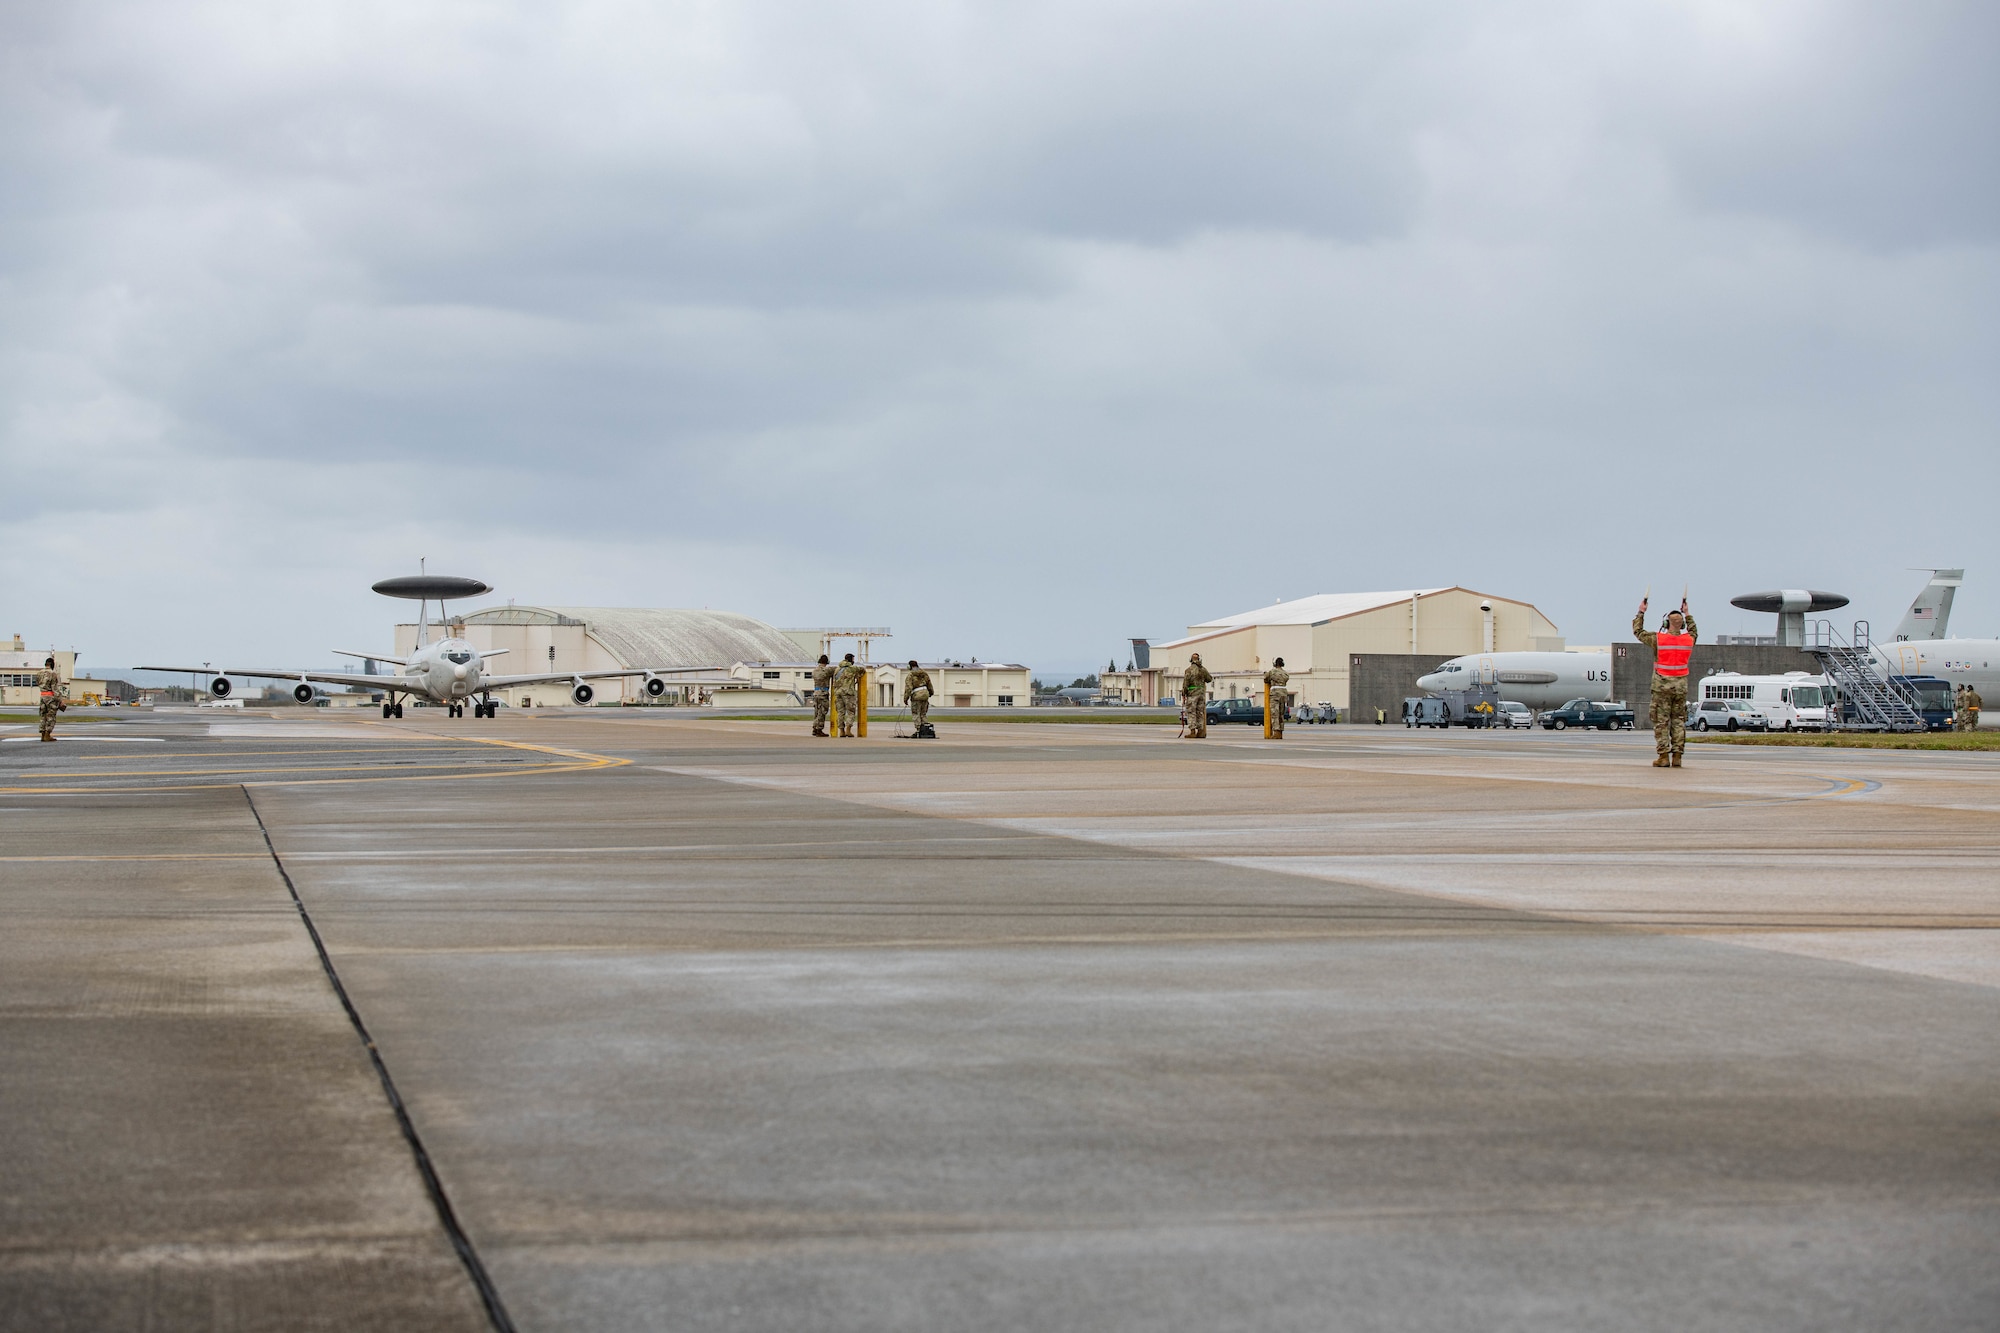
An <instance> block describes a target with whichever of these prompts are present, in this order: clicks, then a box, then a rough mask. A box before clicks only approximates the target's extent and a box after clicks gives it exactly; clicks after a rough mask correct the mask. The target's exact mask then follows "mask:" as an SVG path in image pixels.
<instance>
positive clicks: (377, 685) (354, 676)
mask: <svg viewBox="0 0 2000 1333" xmlns="http://www.w3.org/2000/svg"><path fill="white" fill-rule="evenodd" d="M132 669H133V670H134V671H171V672H173V673H175V674H176V675H183V676H186V675H193V676H207V677H209V678H210V679H211V680H212V679H214V678H215V677H217V676H243V677H246V678H249V679H253V680H309V681H312V682H313V683H314V684H316V685H358V686H360V687H361V688H362V689H364V690H384V689H394V690H397V691H400V692H402V693H405V694H407V693H409V692H410V689H411V687H412V686H413V685H414V684H415V682H414V681H413V680H405V681H402V682H401V683H398V679H397V677H395V676H364V675H362V674H361V673H360V672H358V671H357V672H352V673H349V672H343V671H243V670H238V669H234V668H231V669H226V670H225V669H224V668H222V667H184V666H178V667H173V666H144V667H133V668H132Z"/></svg>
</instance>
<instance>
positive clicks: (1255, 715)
mask: <svg viewBox="0 0 2000 1333" xmlns="http://www.w3.org/2000/svg"><path fill="white" fill-rule="evenodd" d="M1218 722H1245V723H1248V724H1249V725H1251V726H1253V727H1261V726H1263V725H1264V701H1263V700H1262V699H1210V700H1209V701H1208V724H1209V725H1210V726H1214V725H1215V724H1216V723H1218Z"/></svg>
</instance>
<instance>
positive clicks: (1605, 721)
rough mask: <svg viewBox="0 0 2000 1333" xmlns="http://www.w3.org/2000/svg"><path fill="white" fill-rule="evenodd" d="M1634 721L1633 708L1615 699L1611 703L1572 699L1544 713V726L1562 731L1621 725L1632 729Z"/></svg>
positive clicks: (1605, 728) (1626, 728) (1550, 729)
mask: <svg viewBox="0 0 2000 1333" xmlns="http://www.w3.org/2000/svg"><path fill="white" fill-rule="evenodd" d="M1634 721H1635V719H1634V718H1633V716H1632V710H1631V709H1629V708H1627V707H1626V706H1625V705H1624V704H1622V703H1620V702H1618V701H1617V700H1615V699H1614V700H1613V701H1611V702H1610V703H1598V702H1596V701H1595V700H1591V699H1571V700H1570V701H1569V702H1568V703H1566V704H1564V705H1563V706H1562V707H1561V708H1551V709H1550V710H1549V711H1548V712H1546V713H1543V714H1542V726H1543V727H1544V728H1546V729H1547V730H1549V731H1561V730H1563V729H1564V728H1565V727H1596V728H1597V729H1598V730H1599V731H1610V730H1611V729H1612V728H1613V727H1621V728H1623V729H1624V730H1626V731H1630V730H1631V729H1632V726H1633V723H1634Z"/></svg>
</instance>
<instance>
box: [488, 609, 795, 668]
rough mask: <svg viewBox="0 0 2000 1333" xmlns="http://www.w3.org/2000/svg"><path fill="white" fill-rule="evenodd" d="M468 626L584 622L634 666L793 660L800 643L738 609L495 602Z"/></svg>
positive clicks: (586, 628)
mask: <svg viewBox="0 0 2000 1333" xmlns="http://www.w3.org/2000/svg"><path fill="white" fill-rule="evenodd" d="M465 623H466V624H468V625H579V624H580V625H582V626H584V632H585V633H587V634H589V635H590V637H591V638H593V639H596V640H597V641H598V642H599V643H601V644H603V645H604V647H605V649H606V650H607V651H608V652H610V654H611V655H612V656H613V657H615V658H617V659H618V661H619V662H620V663H621V664H622V665H624V666H628V667H666V666H729V665H731V664H733V663H736V662H776V661H787V660H789V659H791V658H794V657H796V656H798V652H799V646H798V644H796V643H794V642H792V640H791V639H789V638H787V637H786V636H785V635H784V634H783V633H782V632H781V631H779V630H778V629H777V628H776V627H774V626H771V625H767V624H765V623H764V622H763V621H761V620H757V619H754V618H752V617H750V616H740V615H737V614H736V613H734V612H732V611H663V610H650V609H646V608H642V607H625V606H495V607H489V608H487V609H486V610H484V611H474V612H473V613H472V614H471V615H468V616H466V617H465Z"/></svg>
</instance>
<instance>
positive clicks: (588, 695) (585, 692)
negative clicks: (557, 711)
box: [569, 681, 597, 704]
mask: <svg viewBox="0 0 2000 1333" xmlns="http://www.w3.org/2000/svg"><path fill="white" fill-rule="evenodd" d="M569 697H570V698H572V699H574V700H576V701H577V702H578V703H580V704H587V703H589V702H590V701H591V700H592V699H595V698H596V697H597V691H596V690H593V689H591V688H590V686H588V685H586V684H584V683H583V682H582V681H578V682H577V683H576V685H575V686H574V687H573V688H571V690H570V692H569Z"/></svg>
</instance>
